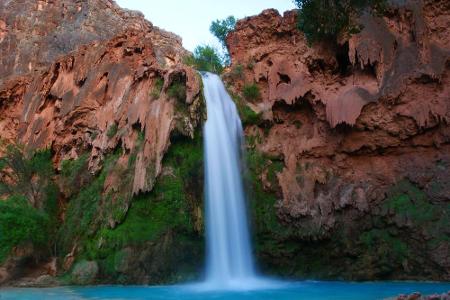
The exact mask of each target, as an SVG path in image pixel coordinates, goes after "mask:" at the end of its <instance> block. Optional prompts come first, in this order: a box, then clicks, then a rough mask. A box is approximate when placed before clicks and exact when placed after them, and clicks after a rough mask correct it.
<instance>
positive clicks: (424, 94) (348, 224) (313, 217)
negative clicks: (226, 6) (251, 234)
mask: <svg viewBox="0 0 450 300" xmlns="http://www.w3.org/2000/svg"><path fill="white" fill-rule="evenodd" d="M449 13H450V8H449V6H448V5H447V4H446V2H445V1H405V2H402V3H397V4H395V5H393V6H391V7H390V8H389V9H388V11H387V12H386V14H385V16H384V17H375V16H372V15H370V14H368V13H367V14H364V15H362V16H361V18H360V23H361V24H362V25H363V29H362V31H361V32H360V33H358V34H355V35H352V36H351V37H347V38H342V39H341V40H340V41H339V43H338V44H337V45H336V44H334V43H332V42H330V43H327V42H323V43H322V44H315V45H312V46H311V47H310V46H308V44H307V42H306V40H305V37H304V36H303V34H302V33H301V32H299V31H298V30H297V29H296V18H297V14H296V12H295V11H289V12H286V13H285V14H284V16H280V15H279V14H278V12H277V11H275V10H266V11H264V12H262V14H260V15H258V16H254V17H249V18H246V19H243V20H240V21H239V22H238V23H237V25H236V29H235V31H233V32H231V33H230V34H229V35H228V37H227V43H228V48H229V51H230V55H231V59H232V66H231V68H230V72H229V73H228V74H226V75H225V78H226V80H227V81H228V84H229V88H230V90H231V91H232V92H233V93H234V94H239V93H240V92H242V91H243V90H244V88H245V86H246V85H249V84H253V83H255V84H256V85H257V86H258V87H259V90H260V92H261V97H260V99H247V100H245V101H244V100H242V99H240V100H241V101H244V102H245V105H247V106H248V108H251V109H252V110H253V111H254V112H255V113H257V114H259V115H260V116H261V120H259V121H258V122H256V123H255V125H252V126H247V128H246V133H247V139H248V140H249V141H250V142H249V149H250V153H253V152H255V151H256V152H259V153H262V154H263V155H264V156H265V157H266V159H267V160H268V161H269V164H267V166H268V167H267V169H266V170H263V171H262V172H261V174H257V175H258V181H259V182H260V184H261V185H262V186H263V187H264V190H265V191H266V192H267V193H272V194H273V195H274V196H275V198H276V199H277V201H276V204H275V205H274V209H276V211H277V215H278V220H279V222H280V223H281V224H282V226H284V228H285V230H280V231H279V232H275V231H276V229H275V228H273V229H272V231H273V232H272V233H271V234H272V237H269V235H268V234H267V232H263V233H260V234H261V236H260V238H259V239H260V242H259V243H262V244H263V245H266V244H267V245H268V244H269V243H265V242H264V240H267V239H272V238H273V236H275V238H274V239H275V240H276V241H277V242H276V243H275V244H276V245H278V246H279V247H280V249H279V248H277V246H273V244H272V245H270V247H271V248H270V249H269V248H264V247H261V248H260V249H262V250H261V252H260V257H261V260H262V261H263V263H264V264H265V265H266V266H272V267H273V268H274V269H275V270H277V272H280V273H283V274H285V273H289V274H291V275H292V274H297V276H306V277H308V276H317V277H328V278H333V277H337V276H343V277H345V278H355V279H373V278H430V279H431V278H432V279H441V280H448V279H449V278H450V277H449V276H450V273H449V272H448V270H449V267H450V265H449V262H450V261H449V260H448V258H447V257H446V255H445V253H448V251H449V243H448V239H446V238H445V236H446V235H448V231H447V230H446V229H444V228H443V227H441V225H440V224H443V223H441V222H444V223H445V222H448V220H449V219H448V214H449V210H448V205H449V201H450V198H449V195H450V189H449V188H450V185H449V184H448V178H449V176H450V173H449V170H450V169H449V166H450V144H449V142H450V126H449V120H450V77H449V76H450V48H449V38H450V31H449V26H448V25H449ZM241 105H242V104H241ZM280 163H281V164H282V165H283V167H282V168H281V169H280V170H279V172H274V171H273V170H271V168H272V169H273V166H276V165H277V164H280ZM271 173H272V176H271V175H270V174H271ZM273 173H275V175H273ZM270 177H272V178H271V179H272V180H270ZM257 184H258V183H257ZM254 202H255V204H254V205H256V206H257V207H258V206H263V205H266V204H264V203H263V200H261V199H258V198H255V199H254ZM259 213H260V212H259V211H257V212H256V213H255V219H256V221H255V222H256V223H257V225H256V227H257V228H258V223H261V222H263V223H264V222H265V221H261V219H264V218H266V217H267V216H261V215H258V214H259ZM420 216H422V217H420ZM266 221H267V220H266ZM272 227H274V226H272ZM288 230H289V232H290V233H287V231H288ZM269 231H270V230H269ZM431 241H433V242H431ZM286 244H289V245H291V246H290V247H289V248H287V249H286V248H285V247H288V246H286ZM292 245H294V246H292ZM267 247H269V246H267ZM364 247H366V248H364ZM383 247H387V248H391V249H390V250H386V249H385V250H381V248H383ZM311 248H314V249H316V250H311V251H310V250H308V249H311ZM352 248H353V250H352ZM363 248H364V250H363ZM392 248H395V249H392ZM318 249H320V250H318ZM325 249H327V250H325ZM358 249H360V250H358ZM402 249H403V250H402ZM322 250H323V251H322ZM277 251H278V252H279V253H278V255H277V254H274V253H273V252H277ZM377 251H378V252H377ZM382 251H386V252H383V253H384V254H380V253H381V252H382ZM396 251H397V252H396ZM271 252H272V253H271ZM371 252H374V253H372V254H370V253H371ZM394 252H396V254H392V253H394ZM287 253H288V254H287ZM386 253H391V254H392V257H387V256H389V255H391V254H389V255H387V254H386ZM286 256H288V257H290V258H289V262H288V261H286V260H284V259H283V257H286ZM318 256H322V257H321V259H320V260H319V258H318ZM377 256H378V261H377V258H376V257H377ZM384 258H386V261H383V259H384ZM295 260H298V264H296V263H292V261H295ZM308 260H309V261H308ZM327 264H328V265H327ZM294 265H295V266H294ZM311 265H312V266H311ZM421 265H422V267H421ZM283 268H287V270H288V271H287V270H284V271H280V269H283Z"/></svg>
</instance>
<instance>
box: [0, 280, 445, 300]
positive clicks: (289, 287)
mask: <svg viewBox="0 0 450 300" xmlns="http://www.w3.org/2000/svg"><path fill="white" fill-rule="evenodd" d="M448 291H450V283H432V282H430V283H428V282H366V283H354V282H326V281H303V282H284V283H280V284H279V285H278V286H277V287H276V288H275V287H274V288H268V289H264V288H260V289H257V290H248V291H246V290H240V291H225V290H224V291H202V290H201V289H198V286H197V285H195V284H193V285H173V286H92V287H59V288H43V289H34V288H27V289H25V288H24V289H20V288H5V289H1V290H0V299H1V300H6V299H7V300H12V299H25V300H26V299H30V300H44V299H46V300H47V299H49V300H53V299H68V300H71V299H73V300H75V299H111V300H113V299H114V300H115V299H142V300H144V299H148V300H153V299H166V300H175V299H177V300H178V299H182V300H197V299H198V300H200V299H217V300H228V299H230V300H241V299H242V300H247V299H255V300H256V299H273V300H284V299H286V300H288V299H289V300H303V299H316V300H322V299H334V300H340V299H342V300H344V299H345V300H360V299H365V300H375V299H387V298H390V297H395V296H398V295H400V294H411V293H414V292H420V293H421V294H422V295H427V294H436V293H438V294H442V293H447V292H448Z"/></svg>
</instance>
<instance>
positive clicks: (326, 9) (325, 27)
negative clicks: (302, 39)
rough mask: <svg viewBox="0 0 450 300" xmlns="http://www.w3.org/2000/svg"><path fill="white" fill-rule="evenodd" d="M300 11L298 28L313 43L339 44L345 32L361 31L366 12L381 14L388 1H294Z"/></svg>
mask: <svg viewBox="0 0 450 300" xmlns="http://www.w3.org/2000/svg"><path fill="white" fill-rule="evenodd" d="M294 3H295V4H296V5H297V7H298V8H299V15H298V28H299V29H300V30H301V31H303V33H304V34H305V36H306V39H307V40H308V42H309V43H310V44H312V43H314V42H317V41H322V40H331V41H335V40H336V38H337V36H338V35H339V34H340V33H342V32H345V33H348V34H353V33H357V32H359V31H360V30H361V25H360V24H358V23H357V18H358V17H359V16H360V15H361V14H362V12H363V11H364V10H365V9H370V10H371V11H372V12H375V13H381V12H382V11H383V10H384V9H385V5H386V0H294Z"/></svg>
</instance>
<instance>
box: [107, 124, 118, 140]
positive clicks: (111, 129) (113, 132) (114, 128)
mask: <svg viewBox="0 0 450 300" xmlns="http://www.w3.org/2000/svg"><path fill="white" fill-rule="evenodd" d="M117 130H118V126H117V123H116V122H114V123H113V124H112V125H111V126H109V128H108V132H107V133H106V136H107V137H108V138H110V139H112V138H113V137H115V136H116V134H117Z"/></svg>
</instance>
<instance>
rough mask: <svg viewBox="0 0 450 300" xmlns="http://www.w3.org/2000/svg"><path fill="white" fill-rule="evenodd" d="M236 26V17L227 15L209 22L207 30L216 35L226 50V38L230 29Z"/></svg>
mask: <svg viewBox="0 0 450 300" xmlns="http://www.w3.org/2000/svg"><path fill="white" fill-rule="evenodd" d="M235 27H236V18H235V17H233V16H229V17H228V18H226V19H224V20H215V21H213V22H212V23H211V26H210V27H209V31H211V33H212V34H213V35H214V36H215V37H217V38H218V39H219V41H220V43H221V44H222V47H223V48H224V49H225V50H226V49H227V43H226V38H227V35H228V33H229V32H230V31H232V30H234V28H235Z"/></svg>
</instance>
